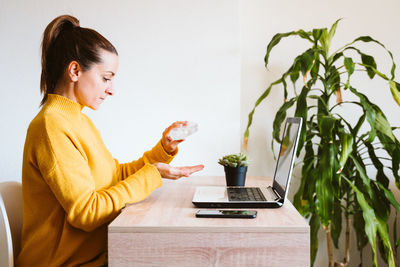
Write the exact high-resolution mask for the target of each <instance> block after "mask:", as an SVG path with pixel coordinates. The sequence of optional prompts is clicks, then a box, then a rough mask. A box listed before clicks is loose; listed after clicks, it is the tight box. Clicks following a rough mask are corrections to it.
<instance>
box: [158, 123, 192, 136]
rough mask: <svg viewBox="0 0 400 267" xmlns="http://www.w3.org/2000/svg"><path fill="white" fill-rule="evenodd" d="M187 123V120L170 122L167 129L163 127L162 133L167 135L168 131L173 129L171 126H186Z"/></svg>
mask: <svg viewBox="0 0 400 267" xmlns="http://www.w3.org/2000/svg"><path fill="white" fill-rule="evenodd" d="M187 124H188V121H176V122H174V123H172V124H171V125H170V126H169V127H168V128H167V129H165V131H164V133H163V134H165V135H168V133H169V132H170V131H171V130H172V129H173V128H178V127H182V126H186V125H187Z"/></svg>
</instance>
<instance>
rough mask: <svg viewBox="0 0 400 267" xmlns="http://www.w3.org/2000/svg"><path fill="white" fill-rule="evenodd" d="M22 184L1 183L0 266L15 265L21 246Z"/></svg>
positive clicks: (11, 266)
mask: <svg viewBox="0 0 400 267" xmlns="http://www.w3.org/2000/svg"><path fill="white" fill-rule="evenodd" d="M21 228H22V185H21V184H20V183H18V182H4V183H0V266H4V267H8V266H10V267H13V266H14V260H15V258H16V257H17V256H18V253H19V250H20V248H21Z"/></svg>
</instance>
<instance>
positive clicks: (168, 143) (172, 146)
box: [161, 121, 188, 155]
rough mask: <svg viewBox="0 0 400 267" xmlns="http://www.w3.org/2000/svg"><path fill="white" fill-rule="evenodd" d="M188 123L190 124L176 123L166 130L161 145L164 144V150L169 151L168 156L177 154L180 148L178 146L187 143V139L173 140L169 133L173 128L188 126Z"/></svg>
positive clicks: (184, 122) (185, 122)
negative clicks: (177, 149)
mask: <svg viewBox="0 0 400 267" xmlns="http://www.w3.org/2000/svg"><path fill="white" fill-rule="evenodd" d="M187 123H188V122H187V121H176V122H174V123H173V124H171V125H170V126H169V127H168V128H167V129H165V130H164V132H163V136H162V139H161V144H162V146H163V148H164V149H165V151H167V153H168V154H171V155H173V154H174V153H175V151H176V148H177V147H178V144H179V143H181V142H183V141H185V139H182V140H172V138H171V137H169V132H170V131H171V130H172V129H173V128H178V127H182V126H186V125H187Z"/></svg>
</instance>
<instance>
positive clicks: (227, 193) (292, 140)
mask: <svg viewBox="0 0 400 267" xmlns="http://www.w3.org/2000/svg"><path fill="white" fill-rule="evenodd" d="M301 125H302V118H287V119H286V122H285V128H284V130H283V134H282V141H281V144H280V151H279V156H278V160H277V162H276V168H275V175H274V180H273V183H272V186H265V187H245V186H228V187H226V186H201V187H197V188H196V191H195V193H194V196H193V200H192V202H193V204H194V205H195V206H197V207H199V208H279V207H282V205H283V203H284V201H285V199H286V197H287V192H288V191H289V184H290V179H291V176H292V170H293V165H294V161H295V158H296V149H297V144H298V139H299V135H300V131H301Z"/></svg>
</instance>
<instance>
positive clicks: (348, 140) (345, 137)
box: [339, 133, 354, 172]
mask: <svg viewBox="0 0 400 267" xmlns="http://www.w3.org/2000/svg"><path fill="white" fill-rule="evenodd" d="M353 140H354V139H353V136H352V135H351V134H347V133H344V134H342V136H341V141H342V151H341V153H340V160H339V162H340V170H339V172H342V169H343V167H344V165H345V164H346V161H347V159H348V158H349V156H350V154H351V152H352V151H353Z"/></svg>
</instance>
